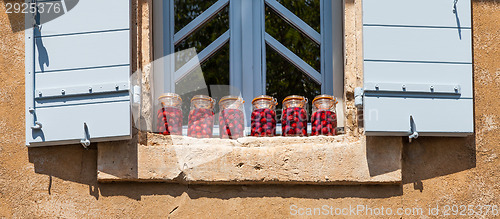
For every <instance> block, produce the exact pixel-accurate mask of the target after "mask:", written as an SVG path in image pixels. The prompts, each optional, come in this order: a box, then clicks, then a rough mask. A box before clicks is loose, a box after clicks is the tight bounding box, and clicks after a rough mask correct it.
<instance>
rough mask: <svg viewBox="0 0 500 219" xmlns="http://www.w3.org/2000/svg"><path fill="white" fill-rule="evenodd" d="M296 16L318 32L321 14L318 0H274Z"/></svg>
mask: <svg viewBox="0 0 500 219" xmlns="http://www.w3.org/2000/svg"><path fill="white" fill-rule="evenodd" d="M276 1H277V2H279V3H280V4H282V5H283V6H285V8H287V9H288V10H290V11H291V12H293V13H294V14H295V15H297V17H299V18H300V19H302V20H303V21H304V22H306V24H309V26H311V27H312V28H313V29H314V30H316V31H318V33H321V32H320V25H321V17H320V16H321V15H320V7H321V6H320V0H276Z"/></svg>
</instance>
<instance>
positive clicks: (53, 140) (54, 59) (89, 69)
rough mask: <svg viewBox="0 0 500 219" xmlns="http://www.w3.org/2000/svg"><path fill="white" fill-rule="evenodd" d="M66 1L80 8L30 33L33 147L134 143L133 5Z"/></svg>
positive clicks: (29, 133) (120, 0)
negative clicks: (131, 86)
mask: <svg viewBox="0 0 500 219" xmlns="http://www.w3.org/2000/svg"><path fill="white" fill-rule="evenodd" d="M65 2H66V5H68V2H71V3H77V4H76V6H74V7H73V8H71V10H69V9H66V10H69V11H67V12H66V13H64V15H62V16H60V17H58V18H56V19H54V20H52V21H50V22H47V23H42V24H41V27H40V28H38V27H34V28H29V29H27V30H26V48H25V49H26V144H27V145H28V146H43V145H58V144H71V143H81V141H82V140H83V141H85V140H90V141H91V142H98V141H109V140H119V139H126V138H130V136H131V114H130V98H129V76H130V60H131V56H130V54H131V47H130V1H128V0H106V1H100V0H81V1H77V0H66V1H53V3H54V4H57V3H59V4H65ZM73 5H74V4H73ZM63 6H64V5H63ZM39 16H40V18H41V19H40V20H44V18H43V17H44V16H48V15H47V14H44V13H41V14H39ZM33 22H34V21H33V17H32V15H29V14H28V15H26V25H27V26H30V27H32V26H33Z"/></svg>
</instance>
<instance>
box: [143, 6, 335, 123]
mask: <svg viewBox="0 0 500 219" xmlns="http://www.w3.org/2000/svg"><path fill="white" fill-rule="evenodd" d="M154 8H155V11H154V29H153V32H154V44H155V46H154V48H155V51H154V52H155V59H159V58H162V57H165V56H168V55H170V54H174V55H173V57H172V58H173V59H174V60H172V61H169V62H165V64H164V66H163V69H162V71H163V74H164V75H165V81H164V83H165V85H164V88H163V92H175V93H178V94H180V95H181V96H182V98H183V100H184V101H183V102H184V105H183V111H184V113H188V111H189V101H186V100H190V99H191V97H192V96H194V95H196V94H200V93H205V94H209V95H210V96H212V97H213V98H215V99H216V100H219V99H220V98H221V97H222V96H225V95H229V94H235V95H241V96H242V97H243V98H244V99H245V100H246V103H245V108H246V110H248V111H249V110H250V109H251V100H252V99H253V98H254V97H255V96H258V95H262V94H267V95H271V96H274V97H276V98H277V99H278V100H279V102H280V106H281V100H283V99H284V98H285V97H286V96H288V95H292V94H299V95H303V96H306V97H307V98H308V99H309V104H311V103H310V102H311V101H312V99H313V98H314V97H315V96H316V95H319V94H322V93H326V94H332V95H335V96H336V97H342V96H343V37H342V34H343V32H342V28H343V25H342V22H343V21H342V18H343V13H342V10H343V7H342V1H329V0H300V1H295V0H209V1H206V0H189V1H181V0H164V1H158V2H155V7H154ZM334 11H335V12H336V13H334ZM334 33H335V34H334ZM189 49H191V50H189ZM181 51H182V52H181ZM194 52H196V53H194ZM196 54H197V55H196ZM195 59H196V60H199V62H200V63H201V69H200V68H194V67H193V66H192V63H190V62H191V61H193V60H195ZM200 83H201V84H204V85H205V86H200V85H199V84H200ZM334 84H335V86H334ZM221 85H222V86H221ZM339 105H342V104H339ZM280 106H278V107H280ZM309 108H310V107H309ZM338 108H340V109H341V108H342V107H338ZM216 110H217V109H216ZM338 111H342V110H338ZM339 113H341V112H339ZM184 118H187V116H184ZM185 120H186V119H185ZM185 123H186V124H187V121H185ZM339 126H343V125H342V123H339Z"/></svg>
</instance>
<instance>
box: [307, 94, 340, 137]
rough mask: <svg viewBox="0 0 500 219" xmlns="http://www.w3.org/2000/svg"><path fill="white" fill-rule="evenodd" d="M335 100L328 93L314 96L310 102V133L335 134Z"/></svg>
mask: <svg viewBox="0 0 500 219" xmlns="http://www.w3.org/2000/svg"><path fill="white" fill-rule="evenodd" d="M336 104H337V101H336V100H335V98H334V97H333V96H330V95H326V94H324V95H319V96H316V97H315V98H314V100H313V102H312V106H313V111H312V117H311V127H312V128H311V129H312V130H311V135H328V136H332V135H335V134H336V133H335V129H336V128H337V114H336V113H335V106H336Z"/></svg>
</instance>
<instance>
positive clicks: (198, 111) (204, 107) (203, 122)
mask: <svg viewBox="0 0 500 219" xmlns="http://www.w3.org/2000/svg"><path fill="white" fill-rule="evenodd" d="M214 104H215V100H214V99H213V98H211V97H209V96H206V95H196V96H194V97H193V98H192V99H191V109H190V111H189V122H188V136H190V137H196V138H211V137H212V130H213V126H214Z"/></svg>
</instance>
